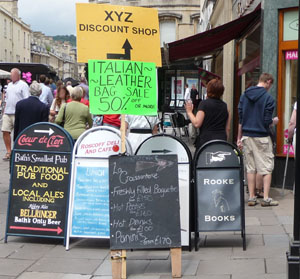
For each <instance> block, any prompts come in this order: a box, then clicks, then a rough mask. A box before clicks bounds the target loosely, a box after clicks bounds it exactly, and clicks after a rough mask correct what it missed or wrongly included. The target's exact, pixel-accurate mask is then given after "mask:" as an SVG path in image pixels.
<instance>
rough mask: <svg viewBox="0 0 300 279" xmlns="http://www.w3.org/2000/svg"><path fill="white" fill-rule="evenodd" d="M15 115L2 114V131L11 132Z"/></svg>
mask: <svg viewBox="0 0 300 279" xmlns="http://www.w3.org/2000/svg"><path fill="white" fill-rule="evenodd" d="M14 124H15V115H14V114H4V115H3V118H2V129H1V130H2V132H9V133H11V132H12V131H13V129H14Z"/></svg>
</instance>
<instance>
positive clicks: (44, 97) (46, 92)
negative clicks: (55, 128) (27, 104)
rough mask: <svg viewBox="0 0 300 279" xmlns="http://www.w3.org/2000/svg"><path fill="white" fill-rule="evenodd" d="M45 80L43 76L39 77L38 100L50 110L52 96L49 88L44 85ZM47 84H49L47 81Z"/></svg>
mask: <svg viewBox="0 0 300 279" xmlns="http://www.w3.org/2000/svg"><path fill="white" fill-rule="evenodd" d="M46 79H47V78H46V76H45V75H40V84H41V86H42V94H41V95H40V100H41V101H42V102H43V103H44V104H46V105H47V106H48V107H49V108H50V106H51V105H52V102H53V94H52V91H51V89H50V87H49V86H47V85H45V82H46ZM47 83H48V84H49V82H48V81H47Z"/></svg>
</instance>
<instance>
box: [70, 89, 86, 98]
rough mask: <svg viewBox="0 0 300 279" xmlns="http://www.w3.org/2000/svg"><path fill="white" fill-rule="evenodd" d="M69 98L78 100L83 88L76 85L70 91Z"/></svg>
mask: <svg viewBox="0 0 300 279" xmlns="http://www.w3.org/2000/svg"><path fill="white" fill-rule="evenodd" d="M70 93H71V98H72V99H73V100H75V101H80V100H81V98H82V96H83V90H82V88H81V87H80V86H76V87H75V88H73V90H72V91H71V92H70Z"/></svg>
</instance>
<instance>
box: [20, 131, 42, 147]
mask: <svg viewBox="0 0 300 279" xmlns="http://www.w3.org/2000/svg"><path fill="white" fill-rule="evenodd" d="M37 139H38V137H27V136H26V135H25V134H24V135H22V136H20V137H19V139H18V144H19V145H28V146H32V143H34V142H35V141H36V140H37Z"/></svg>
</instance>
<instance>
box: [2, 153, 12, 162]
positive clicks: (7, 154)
mask: <svg viewBox="0 0 300 279" xmlns="http://www.w3.org/2000/svg"><path fill="white" fill-rule="evenodd" d="M10 155H11V153H9V152H7V153H6V154H5V156H4V157H3V160H4V161H9V160H10Z"/></svg>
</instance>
